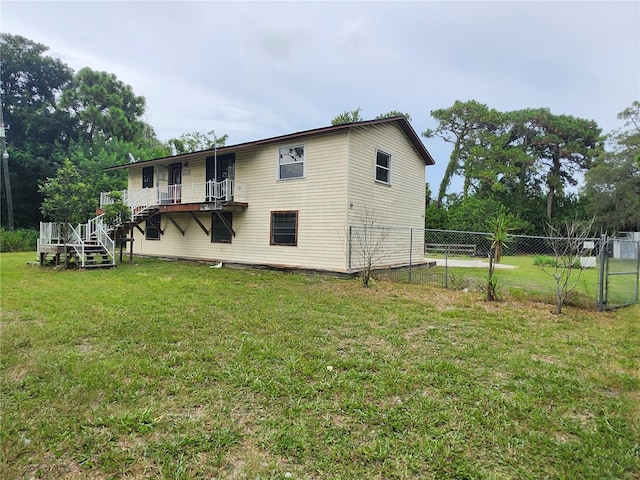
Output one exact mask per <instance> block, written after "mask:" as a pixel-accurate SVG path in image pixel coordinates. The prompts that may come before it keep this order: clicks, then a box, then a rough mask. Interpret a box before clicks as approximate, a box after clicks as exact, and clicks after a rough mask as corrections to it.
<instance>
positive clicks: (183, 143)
mask: <svg viewBox="0 0 640 480" xmlns="http://www.w3.org/2000/svg"><path fill="white" fill-rule="evenodd" d="M228 138H229V135H227V134H226V133H225V134H224V135H222V136H221V137H216V135H215V131H213V130H211V131H210V132H207V133H206V134H205V133H200V132H191V133H185V134H183V135H180V137H179V138H172V139H170V140H168V141H167V146H168V147H169V149H170V150H171V152H172V155H181V154H183V153H191V152H199V151H202V150H210V149H212V148H214V147H215V146H216V145H217V146H218V147H224V145H225V143H226V141H227V139H228Z"/></svg>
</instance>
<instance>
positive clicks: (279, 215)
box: [269, 210, 299, 247]
mask: <svg viewBox="0 0 640 480" xmlns="http://www.w3.org/2000/svg"><path fill="white" fill-rule="evenodd" d="M287 219H288V220H289V221H292V222H293V225H292V226H288V227H287V226H284V227H283V226H282V225H276V227H275V230H274V223H282V221H286V220H287ZM298 220H299V215H298V210H275V211H272V212H271V226H270V231H269V235H270V242H269V244H270V245H276V246H285V247H297V246H298ZM292 227H293V228H292ZM284 229H287V230H288V231H284V232H283V231H282V230H284ZM278 230H279V231H278ZM292 236H293V241H290V240H289V241H287V240H285V238H287V237H289V238H290V237H292Z"/></svg>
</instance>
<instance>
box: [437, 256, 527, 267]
mask: <svg viewBox="0 0 640 480" xmlns="http://www.w3.org/2000/svg"><path fill="white" fill-rule="evenodd" d="M425 260H426V261H427V262H436V266H437V267H444V266H445V262H447V264H448V265H449V266H450V267H469V268H489V261H488V260H480V259H471V258H469V259H466V258H449V259H448V260H447V259H444V258H425ZM495 268H516V267H515V265H504V264H502V263H496V264H495Z"/></svg>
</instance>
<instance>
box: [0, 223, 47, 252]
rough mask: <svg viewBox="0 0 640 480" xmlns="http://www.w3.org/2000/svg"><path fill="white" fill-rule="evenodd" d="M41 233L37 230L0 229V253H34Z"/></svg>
mask: <svg viewBox="0 0 640 480" xmlns="http://www.w3.org/2000/svg"><path fill="white" fill-rule="evenodd" d="M39 235H40V233H39V232H38V231H37V230H31V229H26V228H22V229H18V230H6V229H4V228H0V252H32V251H35V250H36V244H37V241H38V236H39Z"/></svg>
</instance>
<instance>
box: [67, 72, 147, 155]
mask: <svg viewBox="0 0 640 480" xmlns="http://www.w3.org/2000/svg"><path fill="white" fill-rule="evenodd" d="M145 103H146V101H145V99H144V97H141V96H137V95H135V94H134V93H133V89H132V88H131V87H130V86H129V85H126V84H125V83H123V82H122V81H120V80H118V78H117V77H116V76H115V75H114V74H112V73H107V72H98V71H94V70H92V69H91V68H89V67H85V68H83V69H81V70H80V71H79V72H78V73H77V74H76V75H75V76H74V77H73V80H72V82H71V84H70V86H69V87H68V88H67V89H66V90H65V91H64V93H63V94H62V98H61V99H60V104H61V106H62V107H63V108H67V109H68V110H69V112H70V114H71V116H72V117H73V118H74V119H75V121H76V122H77V123H78V126H79V131H80V132H81V133H82V137H81V138H83V139H84V140H86V141H89V142H93V141H94V140H95V139H96V136H99V137H100V138H102V139H103V140H105V141H106V140H110V139H113V138H117V139H120V140H124V141H133V140H135V139H136V138H139V137H140V136H141V134H144V132H145V129H146V124H145V123H144V122H143V121H142V120H141V117H142V115H143V114H144V112H145Z"/></svg>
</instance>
